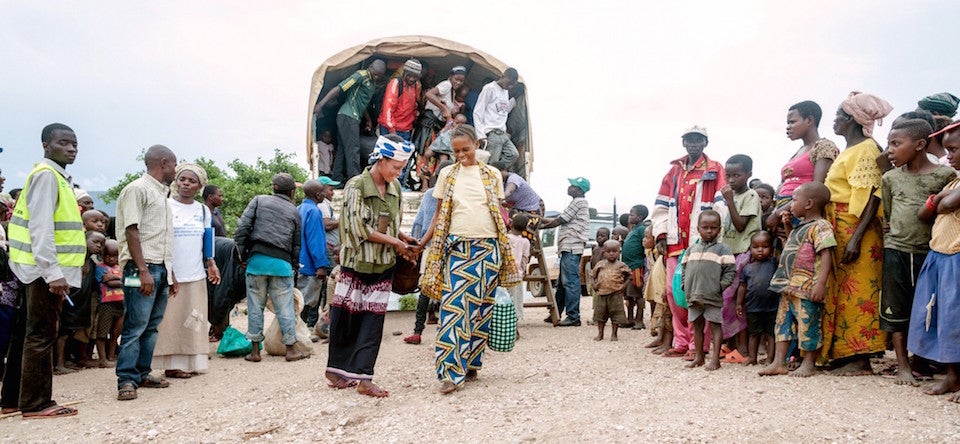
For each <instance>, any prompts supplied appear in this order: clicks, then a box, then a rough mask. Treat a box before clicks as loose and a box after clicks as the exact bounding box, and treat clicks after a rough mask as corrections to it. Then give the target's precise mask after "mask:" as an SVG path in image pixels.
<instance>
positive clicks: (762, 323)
mask: <svg viewBox="0 0 960 444" xmlns="http://www.w3.org/2000/svg"><path fill="white" fill-rule="evenodd" d="M776 325H777V312H775V311H757V312H753V313H747V334H749V335H750V336H760V335H770V336H773V331H774V327H776Z"/></svg>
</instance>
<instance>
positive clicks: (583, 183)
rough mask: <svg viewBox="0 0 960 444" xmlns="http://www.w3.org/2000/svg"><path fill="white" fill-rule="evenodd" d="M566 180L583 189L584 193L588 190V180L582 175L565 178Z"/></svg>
mask: <svg viewBox="0 0 960 444" xmlns="http://www.w3.org/2000/svg"><path fill="white" fill-rule="evenodd" d="M567 181H568V182H570V185H573V186H575V187H577V188H580V189H581V190H583V192H584V193H586V192H587V191H590V181H589V180H587V178H586V177H583V176H581V177H573V178H570V179H567Z"/></svg>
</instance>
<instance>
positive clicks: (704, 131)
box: [680, 125, 710, 139]
mask: <svg viewBox="0 0 960 444" xmlns="http://www.w3.org/2000/svg"><path fill="white" fill-rule="evenodd" d="M691 134H699V135H701V136H703V138H704V139H709V138H710V137H709V136H707V129H706V128H704V127H702V126H697V125H694V126H691V127H690V128H687V130H686V131H684V132H683V135H682V136H680V138H681V139H682V138H685V137H687V136H689V135H691Z"/></svg>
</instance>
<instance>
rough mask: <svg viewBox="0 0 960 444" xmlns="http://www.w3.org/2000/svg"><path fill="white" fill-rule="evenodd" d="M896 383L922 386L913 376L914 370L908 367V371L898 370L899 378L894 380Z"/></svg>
mask: <svg viewBox="0 0 960 444" xmlns="http://www.w3.org/2000/svg"><path fill="white" fill-rule="evenodd" d="M893 383H894V384H896V385H909V386H911V387H920V382H919V381H917V378H914V377H913V370H910V369H909V368H907V371H903V369H900V370H899V371H897V379H895V380H894V381H893Z"/></svg>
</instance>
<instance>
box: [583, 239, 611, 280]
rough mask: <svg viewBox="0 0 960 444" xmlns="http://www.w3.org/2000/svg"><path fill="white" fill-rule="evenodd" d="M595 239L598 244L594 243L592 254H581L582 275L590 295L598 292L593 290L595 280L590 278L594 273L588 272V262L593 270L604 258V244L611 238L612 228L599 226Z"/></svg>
mask: <svg viewBox="0 0 960 444" xmlns="http://www.w3.org/2000/svg"><path fill="white" fill-rule="evenodd" d="M594 240H595V241H596V242H597V245H594V246H593V249H591V250H590V255H589V256H588V255H586V254H585V255H583V256H580V275H581V276H583V278H584V280H585V282H584V286H586V287H587V294H589V295H590V296H596V294H595V293H594V291H593V281H591V280H590V279H591V276H592V273H589V272H587V264H590V269H591V270H593V268H594V267H596V266H597V264H599V263H600V261H602V260H603V244H604V242H606V241H608V240H610V229H609V228H607V227H600V228H597V233H596V234H595V235H594Z"/></svg>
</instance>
